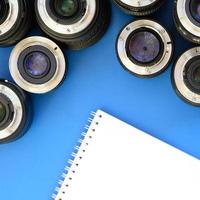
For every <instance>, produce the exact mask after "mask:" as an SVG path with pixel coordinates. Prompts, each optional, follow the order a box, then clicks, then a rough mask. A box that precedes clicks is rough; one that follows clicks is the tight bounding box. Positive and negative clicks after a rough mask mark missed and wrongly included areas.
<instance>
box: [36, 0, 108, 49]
mask: <svg viewBox="0 0 200 200" xmlns="http://www.w3.org/2000/svg"><path fill="white" fill-rule="evenodd" d="M55 1H56V0H45V1H44V0H36V1H35V12H36V18H37V22H38V24H39V26H40V28H41V29H42V30H43V31H44V32H45V33H46V34H47V35H49V36H50V37H52V38H54V39H55V40H58V41H60V42H63V43H65V44H66V45H67V47H68V48H70V49H74V50H78V49H82V48H86V47H89V46H91V45H92V44H94V43H96V42H97V41H98V40H99V39H100V38H101V37H102V36H103V34H104V33H105V32H106V30H107V28H108V24H109V22H110V4H109V1H107V0H83V1H77V3H78V7H77V8H78V10H77V12H75V13H74V15H71V16H68V17H66V16H65V17H63V16H60V15H58V14H56V12H55V9H53V5H54V2H55ZM69 1H70V0H69Z"/></svg>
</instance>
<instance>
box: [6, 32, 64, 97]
mask: <svg viewBox="0 0 200 200" xmlns="http://www.w3.org/2000/svg"><path fill="white" fill-rule="evenodd" d="M32 46H42V47H44V48H47V49H48V50H49V51H50V52H51V53H52V54H53V55H54V58H55V61H56V71H55V73H54V75H53V76H52V78H51V79H50V80H49V81H48V82H46V83H43V84H33V83H31V82H29V81H27V80H25V79H24V78H23V76H22V75H21V73H20V71H19V70H18V59H19V57H20V55H21V52H22V51H24V50H25V49H27V48H29V47H32ZM9 69H10V73H11V75H12V77H13V79H14V80H15V82H16V83H17V84H18V85H19V86H20V87H21V88H23V89H24V90H26V91H28V92H31V93H37V94H42V93H46V92H49V91H51V90H53V89H55V88H56V87H57V86H58V85H59V84H60V83H61V82H62V80H63V79H64V77H65V73H66V61H65V57H64V55H63V53H62V51H61V49H60V48H59V47H58V45H57V44H55V43H54V42H53V41H51V40H49V39H47V38H44V37H39V36H35V37H29V38H26V39H24V40H22V41H21V42H20V43H18V44H17V45H16V47H15V48H14V49H13V51H12V53H11V55H10V60H9Z"/></svg>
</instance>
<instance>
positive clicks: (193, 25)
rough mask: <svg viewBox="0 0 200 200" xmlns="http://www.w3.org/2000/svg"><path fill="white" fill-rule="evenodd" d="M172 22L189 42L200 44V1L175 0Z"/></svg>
mask: <svg viewBox="0 0 200 200" xmlns="http://www.w3.org/2000/svg"><path fill="white" fill-rule="evenodd" d="M174 22H175V25H176V27H177V30H178V31H179V33H180V34H181V35H182V36H183V37H184V38H185V39H187V40H189V41H190V42H193V43H196V44H200V1H199V0H177V1H175V3H174Z"/></svg>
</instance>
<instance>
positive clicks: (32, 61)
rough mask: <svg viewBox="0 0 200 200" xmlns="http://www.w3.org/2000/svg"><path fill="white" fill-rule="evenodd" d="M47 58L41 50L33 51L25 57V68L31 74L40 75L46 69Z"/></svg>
mask: <svg viewBox="0 0 200 200" xmlns="http://www.w3.org/2000/svg"><path fill="white" fill-rule="evenodd" d="M48 63H49V62H48V58H47V56H46V55H45V54H44V53H42V52H33V53H31V54H29V55H28V56H27V58H26V59H25V65H24V67H25V70H26V72H28V74H30V75H32V76H42V75H45V74H46V73H47V71H48Z"/></svg>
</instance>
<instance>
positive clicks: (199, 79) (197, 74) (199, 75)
mask: <svg viewBox="0 0 200 200" xmlns="http://www.w3.org/2000/svg"><path fill="white" fill-rule="evenodd" d="M193 81H194V82H195V83H196V84H198V85H200V66H199V67H198V68H196V69H195V70H194V73H193Z"/></svg>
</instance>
